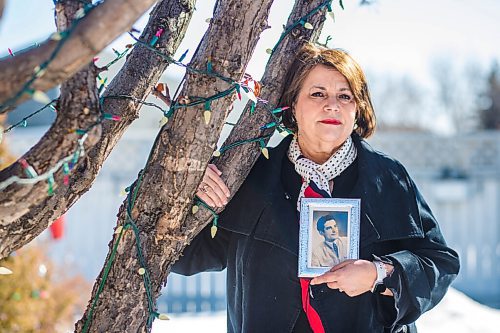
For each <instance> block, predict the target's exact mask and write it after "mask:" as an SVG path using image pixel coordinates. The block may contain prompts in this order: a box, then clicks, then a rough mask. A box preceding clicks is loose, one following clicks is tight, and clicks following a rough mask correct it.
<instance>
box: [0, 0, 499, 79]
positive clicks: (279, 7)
mask: <svg viewBox="0 0 500 333" xmlns="http://www.w3.org/2000/svg"><path fill="white" fill-rule="evenodd" d="M343 2H344V8H345V10H341V8H340V6H339V4H338V1H334V2H333V4H334V5H333V9H334V12H335V22H334V21H333V19H332V18H330V17H329V18H328V19H327V21H326V24H325V27H324V29H323V32H322V36H321V38H320V41H322V42H324V41H325V39H326V36H327V35H331V36H332V37H333V39H332V41H331V42H330V44H329V46H331V47H340V48H343V49H345V50H347V51H348V52H349V53H350V54H351V55H352V56H353V57H354V58H355V59H356V60H357V61H358V62H359V63H360V64H361V66H362V67H363V68H364V69H365V71H366V72H368V73H369V74H373V76H374V77H377V76H380V75H397V76H400V77H403V76H408V77H411V78H412V80H415V82H419V84H421V85H423V86H426V85H427V86H430V85H431V79H432V77H431V75H430V68H431V67H432V63H433V61H434V59H436V58H440V59H444V61H446V62H448V61H449V62H450V63H453V64H455V65H456V66H458V67H460V66H462V65H463V64H465V63H467V62H471V61H473V62H475V63H476V64H478V65H479V67H480V68H483V69H484V70H486V69H487V68H488V67H489V66H491V64H492V63H493V61H494V60H497V61H500V46H499V41H500V29H499V27H498V24H497V21H498V19H499V18H500V1H498V0H475V1H474V0H440V1H432V0H376V1H374V2H373V4H371V5H368V6H360V5H359V1H349V0H344V1H343ZM214 3H215V0H199V1H198V3H197V5H196V8H197V10H196V11H195V14H194V16H193V18H192V20H191V24H190V26H189V29H188V32H187V34H186V36H187V37H186V38H184V40H183V42H182V44H181V46H180V47H179V50H178V54H177V57H180V55H181V54H182V53H183V52H184V51H185V50H186V49H189V50H190V52H189V53H188V57H187V58H186V60H188V59H189V58H190V57H191V56H192V53H193V52H194V50H195V49H196V46H197V44H198V42H199V41H200V39H201V38H202V36H203V34H204V32H205V31H206V29H207V27H208V24H207V23H206V22H205V20H206V19H207V18H209V17H211V16H212V10H213V6H214ZM292 5H293V1H290V0H275V1H274V4H273V6H272V8H271V13H270V16H269V25H270V26H271V28H270V29H268V30H265V31H264V32H263V33H262V35H261V38H260V40H259V43H258V45H257V48H256V50H255V52H254V55H253V58H252V60H251V62H250V63H249V65H248V67H247V72H248V73H250V74H251V75H252V76H253V77H254V78H256V79H259V78H260V77H261V76H262V74H263V71H264V66H265V63H266V62H267V59H268V57H269V55H268V54H267V53H266V52H265V50H266V49H267V48H269V47H273V46H274V44H275V42H276V41H277V40H278V38H279V35H280V33H281V31H282V25H283V24H284V23H285V22H286V19H287V16H288V14H289V12H290V10H291V8H292ZM53 7H54V5H53V1H52V0H36V1H32V0H31V1H29V0H7V6H6V9H5V11H4V15H3V18H2V21H0V57H2V56H6V55H7V54H8V53H7V48H11V49H12V50H14V52H15V51H16V50H19V49H21V48H23V47H26V46H30V45H32V44H33V43H35V42H40V41H43V40H44V39H45V38H47V37H48V36H49V35H50V34H51V32H53V31H54V30H55V28H54V20H53ZM147 19H148V16H147V15H144V16H143V17H142V18H141V19H140V20H139V21H138V22H137V23H136V24H135V25H134V27H136V28H139V29H140V28H142V27H143V26H144V25H145V24H146V22H147ZM130 42H131V39H130V37H128V36H127V35H124V36H122V37H119V38H118V39H117V40H116V41H115V42H113V43H112V45H111V46H112V47H115V48H116V49H119V50H122V49H123V48H124V45H125V44H127V43H130ZM167 73H171V75H174V76H176V77H179V76H181V75H183V72H182V69H180V68H178V67H174V66H170V67H169V69H167ZM370 76H371V75H369V78H370ZM369 84H370V85H371V86H373V85H376V82H369Z"/></svg>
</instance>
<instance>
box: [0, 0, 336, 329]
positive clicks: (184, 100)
mask: <svg viewBox="0 0 500 333" xmlns="http://www.w3.org/2000/svg"><path fill="white" fill-rule="evenodd" d="M331 2H332V1H331V0H330V1H325V2H323V3H322V4H320V5H319V6H317V7H316V8H314V9H313V10H311V11H310V12H309V13H308V14H306V15H304V16H303V17H302V18H300V19H299V20H298V21H297V22H295V23H293V24H291V25H290V26H289V27H288V28H287V29H285V31H284V32H283V33H282V35H281V37H280V39H279V40H278V42H277V43H276V45H275V46H274V48H273V49H271V51H270V52H268V53H270V54H272V53H273V52H274V51H275V50H276V48H277V46H278V45H279V44H280V43H281V42H282V41H283V40H284V38H285V36H286V35H288V34H289V33H290V32H291V31H292V30H293V28H294V27H296V26H297V25H299V24H300V25H302V26H304V28H306V29H313V26H312V24H310V23H309V22H307V19H308V18H309V17H310V16H311V15H313V14H314V13H316V12H318V11H319V10H321V9H322V8H324V7H325V6H326V7H327V8H328V11H329V12H331V11H332V9H331ZM340 6H341V7H342V8H343V4H342V1H340ZM86 13H87V12H86ZM162 33H163V29H159V30H158V31H157V33H156V34H155V36H154V37H153V38H152V39H151V40H150V41H149V42H144V41H141V40H139V39H138V38H136V37H135V36H134V35H133V34H132V33H130V35H131V36H132V38H134V39H135V41H136V43H135V45H137V44H139V45H142V46H144V47H146V48H148V49H149V50H151V51H153V52H154V53H155V54H157V55H159V56H160V57H161V58H163V59H165V60H166V61H168V62H169V63H173V64H176V65H179V66H182V67H184V68H186V71H190V72H193V73H197V74H201V75H208V76H212V77H216V78H219V79H221V80H223V81H225V82H227V83H229V84H230V87H229V88H228V89H226V90H224V91H222V92H220V93H218V94H215V95H213V96H210V97H197V96H178V93H179V90H180V86H181V85H179V86H178V87H177V90H176V93H175V94H174V99H173V101H174V103H172V104H171V105H170V106H169V109H168V110H165V109H163V108H161V107H159V106H157V105H155V104H154V103H147V102H145V101H142V100H139V99H137V98H135V97H133V96H128V95H116V96H105V97H101V98H100V105H102V101H103V100H104V99H105V98H127V99H132V100H134V101H135V102H139V103H141V104H145V105H151V106H153V105H154V106H155V107H156V108H158V109H159V110H161V111H162V112H163V114H164V116H165V117H164V118H166V119H167V120H168V118H170V117H171V116H172V114H173V112H175V110H177V109H180V108H187V107H191V106H195V105H200V104H204V105H205V108H204V118H205V123H208V122H209V121H210V112H211V106H210V104H211V102H212V101H214V100H216V99H219V98H223V97H225V96H228V95H230V94H232V93H235V92H236V94H237V96H238V98H239V99H241V92H240V90H243V91H244V92H245V93H246V94H247V95H248V97H249V98H250V99H251V100H252V104H251V107H250V114H253V113H254V111H255V108H256V105H257V103H262V104H263V105H264V106H265V108H266V109H267V111H269V112H270V114H271V116H272V118H273V121H272V122H270V123H267V124H265V125H263V126H262V127H260V130H261V131H263V130H267V129H270V128H273V127H275V128H276V129H277V130H278V131H279V132H281V133H285V134H286V135H288V134H289V133H290V130H288V129H286V128H285V127H283V126H282V125H281V117H280V116H279V114H281V112H282V111H283V110H285V109H286V108H287V107H281V108H275V109H272V108H271V107H270V106H269V105H268V103H267V101H265V100H262V99H260V98H259V92H260V85H259V84H258V82H256V81H254V80H253V79H248V78H247V79H246V81H245V80H244V81H243V82H237V81H235V80H232V79H231V78H228V77H225V76H223V75H221V74H219V73H216V72H214V70H213V66H212V59H211V58H209V59H208V60H207V64H206V70H201V69H196V68H193V67H191V66H188V65H186V64H184V63H182V61H183V60H184V58H185V56H186V54H187V52H188V51H186V52H184V53H183V55H182V56H181V58H180V59H179V60H175V59H173V58H172V57H170V56H169V55H167V54H164V53H162V52H160V50H158V49H157V48H156V44H157V42H158V40H159V38H160V37H161V35H162ZM67 35H69V33H68V34H67ZM67 35H61V36H62V37H61V41H63V40H65V39H66V38H67ZM60 44H62V43H60ZM58 46H59V45H58ZM130 48H131V47H130ZM130 48H127V50H126V52H128V50H129V49H130ZM59 49H60V46H59V48H56V50H57V51H58V50H59ZM115 55H116V56H117V58H119V57H123V54H122V53H120V52H115ZM53 57H55V55H54V56H53ZM53 57H51V58H49V60H48V61H47V62H45V63H43V64H42V65H41V66H39V67H40V68H39V70H38V71H35V74H34V75H33V78H32V80H30V81H28V82H27V83H26V85H25V86H24V87H23V90H22V91H21V92H20V94H23V93H24V92H26V91H28V89H29V87H30V85H31V83H32V82H33V81H34V79H36V78H37V77H39V76H41V75H42V74H40V72H42V73H43V71H44V70H45V68H46V67H47V66H48V63H50V61H51V60H52V59H53ZM116 61H118V60H116ZM116 61H114V62H111V63H110V64H111V65H112V64H113V63H115V62H116ZM37 68H38V67H37ZM99 79H100V81H101V87H100V89H99V90H100V92H102V90H103V89H104V84H105V80H103V79H102V78H99ZM250 83H253V86H252V87H251V84H250ZM181 84H182V83H181ZM101 88H102V89H101ZM35 93H36V92H32V95H34V94H35ZM19 96H20V95H19V93H18V94H16V95H15V96H14V97H13V98H11V99H10V100H9V101H8V102H9V103H6V104H4V105H2V106H0V110H3V109H4V108H5V107H8V106H9V105H11V104H13V103H15V101H16V100H17V99H18V98H19ZM52 102H53V101H50V103H49V101H47V105H46V107H47V106H49V105H52ZM101 111H102V108H101ZM102 119H111V120H120V117H119V116H114V115H111V114H107V113H102V117H101V118H100V119H99V120H98V122H96V124H97V123H99V122H100V121H102ZM94 125H95V124H94ZM229 125H234V124H229ZM9 130H10V129H9ZM88 130H89V129H87V130H83V131H82V132H78V130H76V132H77V133H78V134H82V135H83V136H82V137H81V138H80V139H79V149H78V150H77V151H75V153H74V154H72V155H70V156H68V157H66V158H64V159H63V160H61V161H59V162H58V163H57V164H56V165H55V166H54V167H53V168H52V169H50V170H48V171H47V172H45V173H44V174H42V175H36V172H34V170H33V168H32V167H31V168H30V166H29V165H26V167H25V168H24V170H25V174H26V175H27V176H28V178H27V179H21V178H19V177H11V178H9V180H10V179H14V178H16V179H14V180H12V181H11V183H12V182H14V181H17V182H19V183H24V182H29V183H35V182H36V181H39V180H48V181H49V191H50V188H51V186H53V183H54V179H53V174H54V173H55V172H56V171H57V170H58V169H59V168H60V167H61V166H63V172H64V173H65V175H66V174H67V173H69V170H70V169H71V165H68V164H66V165H65V163H68V162H71V163H73V165H74V163H76V161H77V160H78V158H79V157H80V156H83V154H84V150H83V142H84V140H85V138H86V137H87V135H88V133H87V131H88ZM270 136H271V135H264V136H259V137H257V138H252V139H247V140H241V141H238V142H233V143H231V144H229V145H227V146H222V147H220V148H219V149H218V150H216V151H215V152H214V153H213V156H214V157H219V156H221V154H222V153H224V152H226V151H227V150H229V149H232V148H235V147H238V146H240V145H243V144H246V143H253V142H258V143H259V146H260V149H261V151H262V154H263V155H264V156H265V157H266V158H269V155H268V150H267V148H266V143H265V140H266V139H268V138H269V137H270ZM151 154H152V151H151V152H150V156H149V157H148V160H147V163H146V165H148V163H149V161H150V158H151ZM75 157H76V160H75ZM23 167H24V166H23ZM143 175H144V170H142V171H141V172H140V174H139V177H138V179H137V181H136V182H135V183H134V184H133V187H132V190H131V188H130V187H129V188H127V192H128V195H127V207H126V208H127V210H126V214H127V215H126V222H125V224H124V225H123V226H119V227H118V228H117V229H116V230H115V234H118V236H117V237H116V240H115V243H114V245H113V248H112V251H111V253H110V256H109V259H108V260H107V262H106V266H105V269H104V271H103V275H102V278H101V281H100V283H99V286H98V290H97V292H96V295H95V296H94V298H93V300H92V303H91V307H90V309H89V314H88V316H87V317H86V320H85V324H84V327H83V332H84V333H86V332H88V330H89V328H90V324H91V322H92V318H93V312H94V310H95V306H96V304H97V302H98V300H99V297H100V294H101V293H102V291H103V289H104V286H105V284H106V281H107V278H108V276H109V272H110V270H111V267H112V264H113V262H114V260H115V258H116V253H117V248H118V245H119V243H120V241H121V239H122V236H123V234H124V232H125V231H127V230H129V229H132V231H133V232H134V236H135V245H136V250H137V257H138V262H139V265H140V267H139V269H138V270H137V272H138V274H139V275H141V276H142V278H143V283H144V287H145V290H146V297H147V304H148V313H149V315H148V319H147V327H148V328H149V329H150V328H151V327H152V322H153V320H154V319H155V318H158V319H168V316H167V315H166V314H160V313H158V312H156V311H154V300H153V296H152V291H151V279H150V274H149V271H148V269H147V265H146V260H145V258H144V256H143V253H142V248H141V242H140V237H139V233H140V231H139V228H138V227H137V224H136V223H135V221H134V220H133V218H132V213H131V212H132V208H133V207H134V204H135V200H136V197H137V193H138V190H139V188H140V185H141V182H142V179H143ZM11 183H9V184H7V183H6V182H2V183H0V190H2V189H4V188H6V187H7V186H9V185H10V184H11ZM199 206H203V207H205V208H206V209H208V210H209V211H210V213H211V214H212V216H213V222H212V227H211V235H212V238H213V237H215V235H216V232H217V224H218V218H219V215H218V214H217V213H216V212H215V211H214V210H213V209H212V208H211V207H210V206H208V205H207V204H206V203H205V202H203V200H201V199H200V198H198V197H195V200H194V206H193V207H192V213H193V214H195V213H196V212H197V211H198V210H199Z"/></svg>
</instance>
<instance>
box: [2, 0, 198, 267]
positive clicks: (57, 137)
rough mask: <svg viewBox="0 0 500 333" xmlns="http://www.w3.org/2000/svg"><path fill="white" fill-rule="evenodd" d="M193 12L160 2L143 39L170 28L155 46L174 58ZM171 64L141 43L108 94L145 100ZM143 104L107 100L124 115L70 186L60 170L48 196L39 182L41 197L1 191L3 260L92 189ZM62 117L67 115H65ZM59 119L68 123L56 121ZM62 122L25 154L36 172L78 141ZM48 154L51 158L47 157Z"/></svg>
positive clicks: (104, 131)
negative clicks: (61, 147) (62, 148)
mask: <svg viewBox="0 0 500 333" xmlns="http://www.w3.org/2000/svg"><path fill="white" fill-rule="evenodd" d="M193 10H194V0H189V1H183V0H163V1H161V2H160V3H158V5H157V6H156V7H155V8H154V9H153V11H152V13H151V17H150V20H149V22H148V24H147V26H146V28H145V30H144V32H143V34H142V36H141V39H142V40H150V39H151V38H152V37H153V36H154V35H155V33H156V31H157V30H158V28H159V27H163V28H164V29H166V32H165V33H164V34H163V35H162V37H161V38H160V39H159V40H158V43H157V44H156V45H157V49H158V50H159V51H162V52H164V53H166V54H168V55H170V56H173V55H174V54H175V52H176V50H177V48H178V46H179V44H180V42H181V40H182V38H183V36H184V34H185V32H186V29H187V26H188V24H189V21H190V19H191V16H192V13H193ZM167 65H168V63H167V62H166V61H164V60H163V59H162V58H161V57H159V56H158V55H155V54H154V52H152V51H151V50H148V49H146V48H145V47H143V46H141V45H137V46H136V47H134V49H133V50H132V52H131V53H130V55H129V57H128V58H127V61H126V62H125V65H124V66H123V68H122V69H121V70H120V72H119V73H118V74H117V75H116V76H115V78H114V79H113V81H111V83H110V85H109V87H108V89H107V90H106V92H105V94H104V97H106V96H115V95H121V94H123V95H130V96H133V97H135V98H136V99H137V100H143V99H145V98H146V96H147V95H148V94H149V93H150V91H151V89H152V87H153V86H154V84H155V83H156V82H157V81H158V79H159V78H160V76H161V74H162V73H163V72H164V70H165V69H166V67H167ZM94 81H95V80H94ZM75 102H76V103H75V105H76V106H78V105H79V106H80V110H79V114H80V117H83V118H84V119H85V121H88V115H84V113H83V112H82V109H83V107H82V105H84V104H81V103H86V102H87V101H75ZM141 106H142V105H141V104H139V103H136V102H133V101H131V100H125V99H104V102H103V104H102V109H103V110H104V111H105V112H107V113H111V114H114V115H119V116H121V117H122V118H121V121H119V122H111V121H108V122H105V123H103V124H102V126H101V136H100V140H99V141H98V142H97V143H95V145H93V146H92V147H91V148H89V150H88V151H87V154H86V156H85V157H84V158H83V161H82V162H81V163H80V164H79V166H78V167H76V168H75V169H74V170H73V171H72V173H71V178H70V182H69V185H68V186H62V185H61V186H59V185H57V184H61V183H62V182H61V178H62V176H61V174H60V173H59V174H56V175H55V179H56V185H55V188H54V195H53V196H48V195H47V185H46V183H45V184H40V185H35V186H40V188H39V190H38V191H36V193H37V195H38V196H33V195H31V193H32V192H34V191H33V189H32V186H26V185H24V186H20V185H11V186H9V187H8V188H6V189H5V190H3V191H1V192H0V207H1V209H2V216H1V217H0V258H2V257H5V256H7V255H8V254H9V253H10V252H12V251H14V250H16V249H18V248H20V247H22V246H23V245H25V244H27V243H28V242H30V241H31V240H32V239H33V238H34V237H36V236H37V235H39V234H40V233H41V232H42V231H43V230H45V229H46V228H47V226H48V224H49V223H51V222H52V221H54V220H55V219H57V218H58V217H59V216H61V215H62V214H64V213H65V212H66V211H67V210H68V209H69V208H70V207H71V206H72V205H73V204H74V203H75V202H76V201H77V200H78V199H79V198H80V197H81V196H82V195H83V194H84V193H85V192H87V191H88V190H89V189H90V187H91V186H92V184H93V182H94V180H95V178H96V176H97V174H98V173H99V171H100V170H101V167H102V164H103V163H104V161H105V159H106V158H107V157H108V155H109V154H110V152H111V151H112V149H113V148H114V146H115V145H116V143H117V142H118V140H119V139H120V137H121V136H122V134H123V133H124V132H125V130H126V129H127V128H128V126H129V125H130V124H131V123H132V122H133V120H135V119H136V118H137V117H138V113H139V109H140V107H141ZM62 115H65V114H64V113H62ZM59 119H61V120H60V121H66V123H61V122H59V123H58V122H57V121H58V120H59ZM58 120H56V124H54V125H53V126H52V127H51V129H50V130H49V131H48V133H47V134H46V135H45V136H44V138H42V139H41V140H40V142H39V143H38V144H37V145H36V146H35V147H34V148H32V149H31V150H30V151H29V152H28V153H27V154H25V156H24V159H26V160H27V161H29V162H31V163H32V164H33V166H34V168H35V169H36V170H37V171H38V172H43V171H44V170H45V169H46V168H48V165H52V163H53V162H54V161H55V159H53V158H51V157H52V156H51V154H52V153H53V151H54V149H56V148H55V147H57V146H58V145H59V144H60V142H68V143H69V142H73V144H74V139H76V137H75V136H74V135H68V134H67V133H66V132H64V130H66V129H68V128H71V127H70V125H68V123H67V122H68V120H64V117H62V118H60V117H59V115H58ZM73 128H74V127H73ZM71 139H73V141H71ZM65 147H66V148H65V149H66V150H67V151H71V150H70V148H69V147H68V146H67V145H65ZM48 158H51V159H50V160H47V159H48ZM39 159H41V160H39ZM39 161H45V162H43V163H41V162H39ZM11 175H19V176H21V175H22V168H21V167H20V165H19V163H14V164H13V165H12V166H11V167H10V168H8V169H5V170H2V171H1V172H0V181H1V180H3V179H7V178H8V177H10V176H11ZM4 212H5V213H4Z"/></svg>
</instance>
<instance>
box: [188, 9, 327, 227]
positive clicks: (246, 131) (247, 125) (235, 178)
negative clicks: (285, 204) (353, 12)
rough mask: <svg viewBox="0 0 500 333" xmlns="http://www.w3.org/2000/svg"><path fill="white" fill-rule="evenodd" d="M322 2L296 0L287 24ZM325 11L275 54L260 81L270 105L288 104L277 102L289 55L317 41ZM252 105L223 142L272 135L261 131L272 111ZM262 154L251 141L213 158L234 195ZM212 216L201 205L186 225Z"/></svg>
mask: <svg viewBox="0 0 500 333" xmlns="http://www.w3.org/2000/svg"><path fill="white" fill-rule="evenodd" d="M323 2H324V1H323V0H313V1H310V2H304V1H295V5H294V7H293V9H292V12H291V13H290V16H289V17H288V21H287V25H286V26H287V27H288V26H291V24H293V23H294V22H297V20H299V19H300V18H301V17H303V16H304V15H306V14H307V13H309V12H310V11H311V10H312V9H314V8H316V7H317V6H319V5H320V4H322V3H323ZM325 13H326V8H323V9H322V10H321V11H319V12H318V13H317V14H315V15H313V16H312V17H311V18H309V19H308V20H307V21H308V22H309V23H311V24H312V25H313V27H314V29H312V30H307V29H304V28H302V27H299V28H296V29H294V30H292V32H291V33H290V34H289V35H288V37H286V38H284V39H283V41H282V42H281V44H280V45H279V46H278V48H277V49H276V50H275V52H274V53H273V54H272V56H271V58H270V59H269V61H268V63H267V65H266V69H265V72H264V75H263V77H262V80H261V83H262V92H261V96H260V98H262V99H264V100H266V101H268V105H269V106H276V107H278V106H281V107H283V106H285V105H277V103H278V101H279V99H280V97H281V92H282V90H283V88H284V86H285V84H286V82H285V75H286V73H287V71H288V68H289V67H290V65H291V63H292V62H293V60H294V59H293V57H292V56H290V55H293V54H296V53H297V51H298V50H299V49H300V48H301V47H302V46H303V45H304V44H305V43H307V42H309V41H313V42H316V41H317V40H318V38H319V35H320V32H321V30H322V28H323V23H324V21H325ZM251 104H252V102H251V101H250V102H249V103H248V104H247V105H246V107H245V109H244V111H243V113H242V115H241V117H240V118H239V120H238V122H237V124H236V126H234V127H233V129H232V131H231V134H230V135H229V137H228V138H227V139H226V141H225V142H224V144H223V145H224V146H228V145H230V144H232V143H235V142H240V141H243V140H246V139H251V138H255V137H261V136H265V135H268V134H272V132H273V130H274V129H269V130H265V131H262V130H260V127H261V126H262V125H264V124H267V123H270V122H272V121H273V118H272V117H271V115H270V113H269V111H267V110H266V109H265V108H264V107H263V106H262V105H261V104H258V105H257V107H256V108H255V111H254V113H253V115H251V114H250V107H251ZM267 141H268V139H266V140H265V142H266V143H267ZM260 154H261V150H260V146H259V144H258V143H251V144H245V145H241V146H239V147H237V148H235V149H230V150H228V151H226V152H225V153H224V154H223V155H222V156H220V157H219V158H215V159H214V160H213V163H215V164H216V165H217V167H218V168H219V170H221V171H222V176H221V177H222V178H223V180H224V182H225V184H226V185H227V186H228V188H229V190H230V192H231V194H234V193H236V191H238V189H239V187H240V186H241V184H242V183H243V181H244V180H245V178H246V177H247V175H248V173H249V172H250V170H251V169H252V166H253V165H254V163H255V161H256V160H257V158H258V157H259V156H260ZM221 210H222V209H219V210H218V211H219V212H220V211H221ZM212 217H213V216H212V214H211V213H210V212H209V211H208V210H207V209H205V208H203V207H200V209H199V211H198V213H196V214H189V215H188V216H187V218H186V221H185V223H184V224H185V225H186V226H189V228H194V229H191V232H194V233H195V234H197V233H198V232H199V231H201V229H202V228H203V227H204V226H206V225H207V224H208V223H209V222H210V221H211V220H212Z"/></svg>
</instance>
